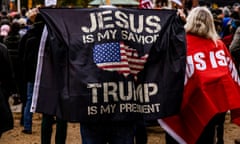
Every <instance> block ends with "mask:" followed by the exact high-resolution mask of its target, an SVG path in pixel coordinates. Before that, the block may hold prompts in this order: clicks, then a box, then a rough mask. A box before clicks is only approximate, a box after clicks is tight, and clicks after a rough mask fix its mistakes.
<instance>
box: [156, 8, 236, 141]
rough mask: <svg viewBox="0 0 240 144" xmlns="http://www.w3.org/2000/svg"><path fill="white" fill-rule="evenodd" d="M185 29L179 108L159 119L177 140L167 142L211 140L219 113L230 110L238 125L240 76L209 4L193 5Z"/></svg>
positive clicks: (213, 139) (233, 120)
mask: <svg viewBox="0 0 240 144" xmlns="http://www.w3.org/2000/svg"><path fill="white" fill-rule="evenodd" d="M185 30H186V33H187V35H186V38H187V59H186V74H185V87H184V97H183V101H182V106H181V111H180V113H179V114H177V115H174V116H170V117H167V118H163V119H159V120H158V122H159V123H160V125H161V126H162V127H163V128H164V129H165V130H166V131H167V132H168V134H169V135H171V136H172V137H173V138H174V139H175V140H176V141H171V142H169V141H168V140H167V144H173V143H181V144H185V143H189V144H193V143H197V144H213V143H214V142H215V129H216V126H217V125H218V120H219V119H218V117H219V115H220V114H221V113H224V112H227V111H228V110H230V111H231V118H232V122H234V123H236V124H238V125H239V116H240V113H239V109H240V83H239V81H240V79H239V76H238V73H237V69H236V67H235V64H234V62H233V60H232V57H231V55H230V53H229V51H228V49H227V47H226V46H225V45H224V43H223V42H222V41H221V40H220V38H219V36H218V34H217V32H216V29H215V26H214V21H213V16H212V14H211V12H210V11H209V9H208V8H206V7H196V8H194V9H192V10H191V11H190V13H189V15H188V17H187V19H186V24H185Z"/></svg>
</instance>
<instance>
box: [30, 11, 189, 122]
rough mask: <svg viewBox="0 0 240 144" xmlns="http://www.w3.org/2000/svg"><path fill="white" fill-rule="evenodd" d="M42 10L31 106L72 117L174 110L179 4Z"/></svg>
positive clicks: (180, 60)
mask: <svg viewBox="0 0 240 144" xmlns="http://www.w3.org/2000/svg"><path fill="white" fill-rule="evenodd" d="M40 13H41V14H42V16H43V17H44V19H45V21H46V25H47V32H48V38H47V41H46V44H45V46H44V49H43V53H42V54H39V56H40V58H39V63H41V64H42V65H41V67H38V73H37V78H36V80H37V81H36V82H35V89H34V91H35V94H34V99H35V100H37V101H36V105H34V104H33V111H36V112H40V113H47V114H53V115H57V116H58V117H60V118H63V119H65V120H68V121H72V122H76V121H80V122H81V121H98V120H112V121H126V120H134V119H136V118H138V117H139V116H144V117H145V118H146V119H147V120H152V119H157V118H162V117H167V116H170V115H173V114H176V113H177V112H179V110H180V105H181V100H182V92H183V87H184V75H185V60H186V43H185V31H184V28H183V24H182V23H181V21H180V19H179V18H178V16H177V15H176V11H174V10H150V9H145V10H139V9H126V8H92V9H40ZM40 50H41V49H40ZM41 60H42V61H41ZM36 89H37V90H36Z"/></svg>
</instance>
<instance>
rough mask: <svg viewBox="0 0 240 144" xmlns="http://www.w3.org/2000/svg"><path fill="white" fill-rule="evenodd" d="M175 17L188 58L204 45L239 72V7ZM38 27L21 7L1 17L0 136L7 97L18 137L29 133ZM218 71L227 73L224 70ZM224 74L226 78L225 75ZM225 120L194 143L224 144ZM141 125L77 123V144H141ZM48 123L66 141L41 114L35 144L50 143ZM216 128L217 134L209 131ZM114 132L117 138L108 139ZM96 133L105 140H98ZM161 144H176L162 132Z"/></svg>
mask: <svg viewBox="0 0 240 144" xmlns="http://www.w3.org/2000/svg"><path fill="white" fill-rule="evenodd" d="M176 6H177V5H176ZM177 14H178V15H179V16H180V18H181V20H182V24H183V25H184V28H185V30H186V40H187V41H189V43H187V52H188V53H190V52H191V51H194V48H195V45H194V44H193V43H198V44H199V43H201V42H204V44H205V45H206V46H205V48H206V47H207V48H208V51H211V50H213V49H214V48H216V47H218V49H219V50H223V51H228V52H229V53H230V54H231V56H232V58H233V60H234V63H235V65H236V68H237V70H238V72H239V66H240V4H239V3H235V4H234V5H232V6H225V7H218V8H210V5H208V3H202V4H200V6H199V7H195V8H191V9H184V10H178V13H177ZM43 28H44V22H43V18H42V17H41V15H40V14H39V13H38V9H37V8H36V9H31V10H27V9H25V8H22V10H21V13H15V14H14V15H10V13H6V12H5V11H2V12H1V20H0V67H1V70H0V135H2V133H4V132H6V131H8V130H11V129H13V123H14V120H13V115H12V113H11V110H10V106H9V102H8V100H9V98H10V96H11V97H13V99H14V105H17V104H19V103H22V110H21V121H20V125H22V126H23V130H22V133H23V134H32V117H33V113H32V112H30V108H31V102H32V95H33V88H34V81H35V73H36V68H37V60H38V49H39V45H40V40H41V34H42V31H43ZM224 70H226V71H228V69H224ZM228 74H229V75H231V73H228ZM239 74H240V73H239ZM239 88H240V87H239ZM226 97H227V95H226ZM225 115H226V112H223V113H220V114H217V115H216V116H215V117H214V118H213V119H212V120H211V121H210V122H209V123H208V125H207V126H206V127H205V129H204V131H203V132H202V134H201V136H200V137H199V139H198V141H197V144H213V143H217V144H223V143H224V139H223V134H224V120H225ZM146 123H148V122H146ZM146 123H145V122H140V123H136V124H132V123H121V124H117V125H116V124H115V123H108V124H105V123H104V122H100V123H98V124H88V123H85V124H84V123H83V124H81V128H80V133H81V136H82V142H83V144H102V143H103V144H104V143H105V144H106V143H110V144H112V143H113V144H133V143H136V144H146V143H147V131H146V126H147V125H146ZM153 123H156V122H153ZM53 124H56V136H55V142H56V144H64V143H65V140H66V136H67V121H64V120H61V119H59V118H56V117H55V116H52V115H47V114H42V123H41V143H42V144H50V143H51V136H52V131H53V130H52V125H53ZM150 125H151V124H150ZM216 126H217V130H215V129H216ZM108 128H109V129H111V130H110V131H109V133H105V132H106V131H108ZM116 131H117V132H116ZM114 132H116V133H117V134H115V135H114ZM101 133H103V134H105V135H107V136H104V138H103V134H101ZM239 138H240V137H239ZM103 139H104V140H103ZM106 139H107V140H106ZM216 140H217V141H216ZM166 143H167V144H174V143H178V142H176V141H175V140H174V139H173V138H172V137H171V136H170V135H168V134H167V133H166ZM235 143H236V144H239V143H240V139H239V140H238V139H237V140H235Z"/></svg>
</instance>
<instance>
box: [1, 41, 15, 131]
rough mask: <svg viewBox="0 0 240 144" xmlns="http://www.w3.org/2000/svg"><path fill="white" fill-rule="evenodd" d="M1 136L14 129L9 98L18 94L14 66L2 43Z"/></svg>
mask: <svg viewBox="0 0 240 144" xmlns="http://www.w3.org/2000/svg"><path fill="white" fill-rule="evenodd" d="M0 67H1V68H0V69H1V70H0V135H1V134H2V133H3V132H6V131H8V130H10V129H12V128H13V116H12V112H11V110H10V106H9V103H8V98H9V96H10V95H11V94H13V93H15V92H16V85H15V84H14V80H13V79H14V78H13V70H12V64H11V61H10V58H9V55H8V51H7V48H6V46H5V45H3V44H2V43H0Z"/></svg>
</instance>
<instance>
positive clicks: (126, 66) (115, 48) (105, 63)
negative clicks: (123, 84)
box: [93, 42, 148, 77]
mask: <svg viewBox="0 0 240 144" xmlns="http://www.w3.org/2000/svg"><path fill="white" fill-rule="evenodd" d="M93 58H94V62H95V63H96V65H97V66H98V67H99V68H101V69H103V70H106V71H117V72H118V73H120V74H123V75H124V76H125V77H126V76H128V75H129V74H132V75H133V76H136V75H137V74H138V73H139V72H140V71H141V70H142V69H143V68H144V64H145V63H146V61H147V58H148V54H146V55H144V56H142V57H139V56H138V53H137V51H136V49H134V48H130V47H129V46H127V45H125V44H124V43H123V42H121V43H119V42H112V43H103V44H98V45H95V46H94V50H93Z"/></svg>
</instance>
